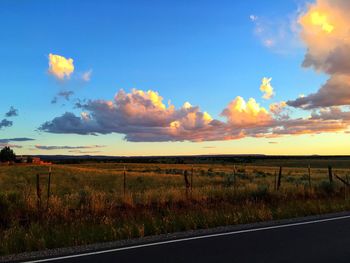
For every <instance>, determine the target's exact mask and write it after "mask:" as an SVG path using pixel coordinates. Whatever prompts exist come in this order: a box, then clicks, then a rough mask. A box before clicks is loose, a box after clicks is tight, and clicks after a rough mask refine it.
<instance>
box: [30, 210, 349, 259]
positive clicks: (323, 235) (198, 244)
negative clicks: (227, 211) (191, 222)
mask: <svg viewBox="0 0 350 263" xmlns="http://www.w3.org/2000/svg"><path fill="white" fill-rule="evenodd" d="M32 262H59V263H61V262H65V263H68V262H72V263H75V262H100V263H102V262H103V263H104V262H143V263H144V262H152V263H155V262H167V263H169V262H176V263H179V262H201V263H203V262H269V263H273V262H350V216H343V217H337V218H328V219H321V220H312V221H304V222H297V223H290V224H283V225H275V226H267V227H262V228H253V229H245V230H238V231H233V232H227V233H216V234H211V235H207V236H196V237H189V238H183V239H180V240H170V241H161V242H155V243H148V244H141V245H135V246H132V247H126V248H125V247H124V248H116V249H111V250H108V251H97V252H91V253H87V254H81V255H73V257H72V255H71V256H66V257H61V258H59V257H57V258H54V259H53V258H51V259H44V260H40V261H32Z"/></svg>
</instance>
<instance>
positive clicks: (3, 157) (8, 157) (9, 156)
mask: <svg viewBox="0 0 350 263" xmlns="http://www.w3.org/2000/svg"><path fill="white" fill-rule="evenodd" d="M15 160H16V154H15V153H14V152H13V150H12V149H11V148H10V147H8V146H6V147H4V148H3V149H2V150H1V151H0V161H1V162H10V161H15Z"/></svg>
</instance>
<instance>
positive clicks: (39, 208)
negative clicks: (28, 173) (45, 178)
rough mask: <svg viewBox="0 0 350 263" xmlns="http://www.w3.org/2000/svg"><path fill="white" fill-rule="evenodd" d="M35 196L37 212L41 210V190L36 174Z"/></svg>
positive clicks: (38, 176) (38, 177)
mask: <svg viewBox="0 0 350 263" xmlns="http://www.w3.org/2000/svg"><path fill="white" fill-rule="evenodd" d="M36 196H37V207H38V211H39V212H40V210H41V188H40V175H39V174H36Z"/></svg>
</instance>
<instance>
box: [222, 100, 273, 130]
mask: <svg viewBox="0 0 350 263" xmlns="http://www.w3.org/2000/svg"><path fill="white" fill-rule="evenodd" d="M221 115H222V116H225V117H226V118H227V120H228V122H229V123H230V124H232V125H233V126H235V127H249V126H254V127H257V126H262V125H266V124H268V123H270V122H271V121H272V117H271V115H270V113H269V112H268V111H267V110H266V109H265V108H264V107H260V105H259V103H257V102H256V101H255V99H253V98H250V99H249V100H248V101H247V102H246V101H245V100H244V99H243V98H242V97H240V96H238V97H236V98H235V99H234V100H233V101H231V102H230V103H229V105H228V106H227V107H226V108H225V109H224V110H223V111H222V113H221Z"/></svg>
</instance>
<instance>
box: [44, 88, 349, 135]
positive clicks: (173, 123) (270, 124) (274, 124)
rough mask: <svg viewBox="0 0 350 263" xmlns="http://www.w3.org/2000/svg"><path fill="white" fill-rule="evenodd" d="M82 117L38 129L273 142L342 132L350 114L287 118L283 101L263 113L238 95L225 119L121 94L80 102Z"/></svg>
mask: <svg viewBox="0 0 350 263" xmlns="http://www.w3.org/2000/svg"><path fill="white" fill-rule="evenodd" d="M77 107H78V108H79V109H81V110H82V111H81V116H76V115H75V114H74V113H71V112H66V113H64V114H63V115H62V116H59V117H56V118H54V119H52V120H51V121H48V122H45V123H44V124H42V125H41V127H40V128H39V130H41V131H45V132H51V133H63V134H65V133H71V134H82V135H88V134H92V135H98V134H109V133H120V134H124V135H125V139H126V140H128V141H135V142H137V141H142V142H145V141H147V142H155V141H157V142H158V141H193V142H199V141H215V140H234V139H241V138H244V137H257V138H261V137H264V138H275V137H279V136H284V135H298V134H318V133H322V132H338V131H345V130H346V129H347V128H348V126H349V124H350V112H343V111H342V109H338V108H332V109H329V110H322V111H315V112H314V113H313V114H312V115H311V116H310V117H307V118H297V119H291V118H290V116H289V115H288V114H287V113H286V103H285V102H279V103H272V104H271V105H270V109H269V110H267V109H265V108H264V107H262V106H260V104H259V103H257V102H256V101H255V99H253V98H250V99H249V100H248V101H245V100H244V99H243V98H242V97H240V96H237V97H236V98H235V99H234V100H232V101H231V102H230V103H229V104H228V105H227V106H226V107H225V108H224V110H223V111H222V112H221V116H222V117H224V118H225V121H222V120H219V119H215V118H213V117H212V116H211V115H210V114H209V113H207V112H205V111H202V110H200V108H199V107H198V106H193V105H191V104H190V103H189V102H185V103H184V104H183V106H182V107H180V108H176V107H175V106H174V105H172V104H170V103H169V104H168V105H165V104H164V103H163V97H161V96H160V95H159V94H158V93H157V92H155V91H151V90H149V91H143V90H137V89H133V90H132V91H131V92H130V93H126V92H125V91H123V90H120V91H119V92H118V93H117V94H116V95H115V97H114V99H113V100H91V101H88V102H86V103H84V104H78V105H77Z"/></svg>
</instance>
